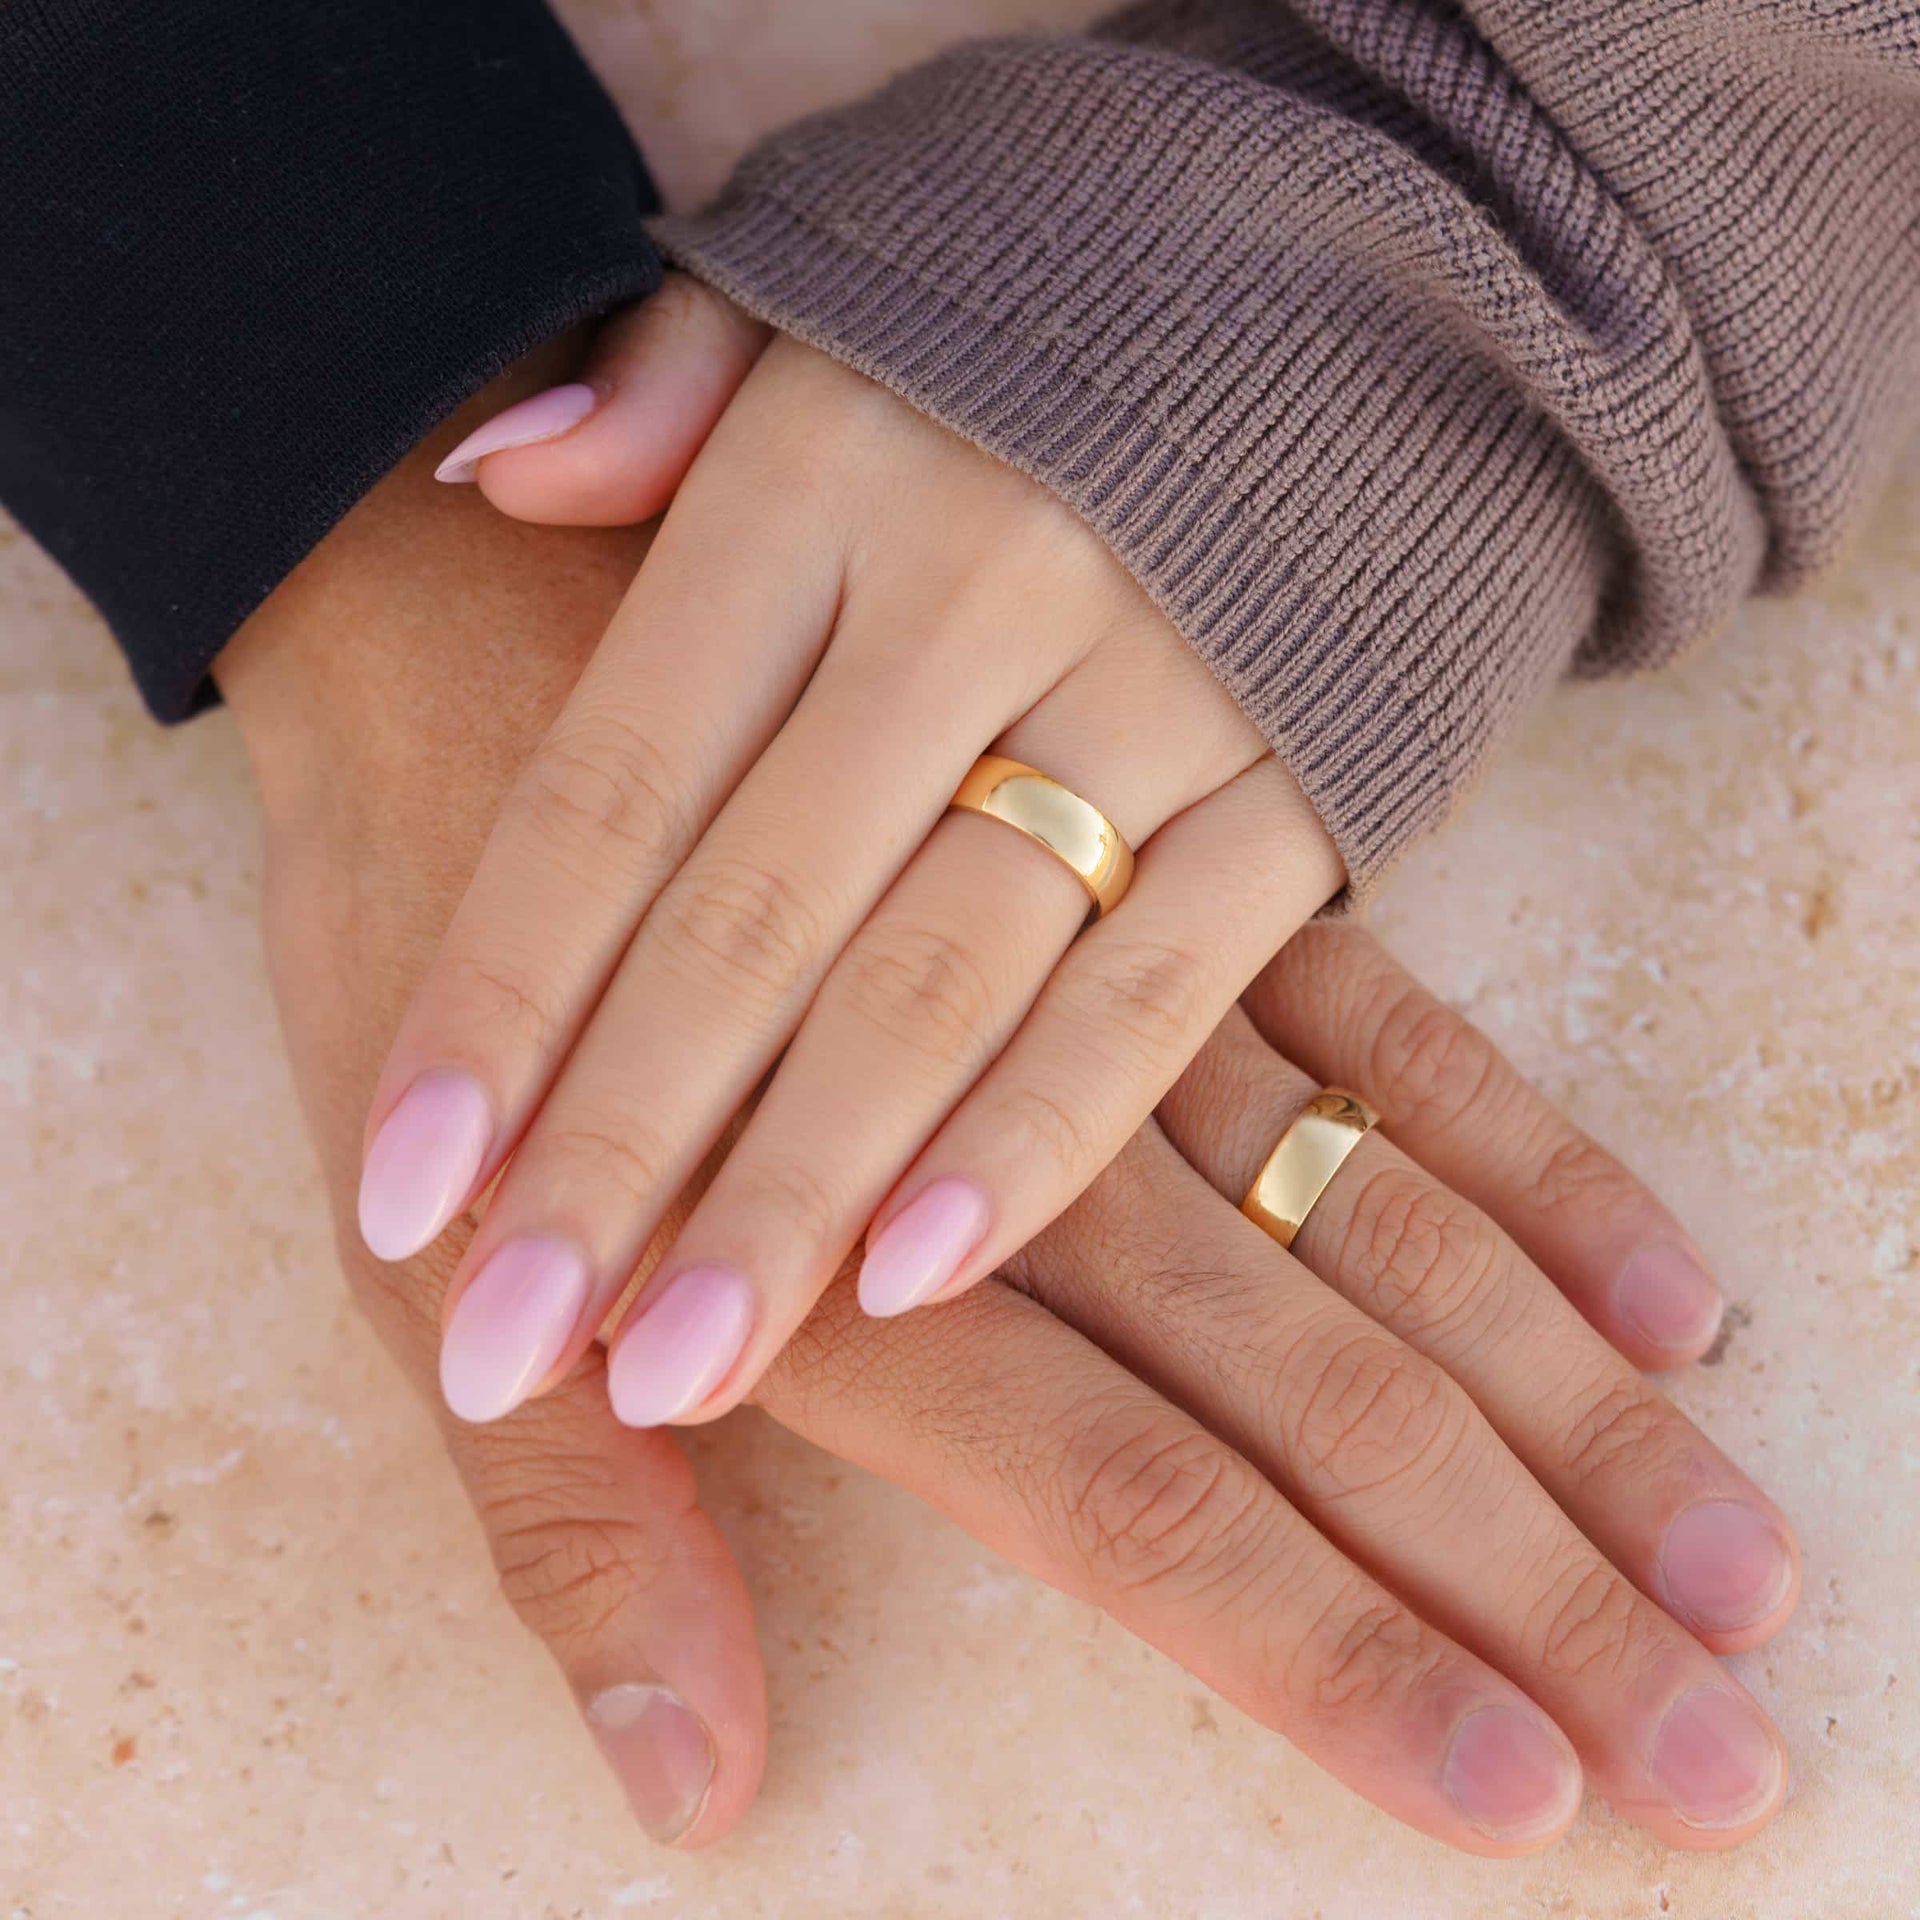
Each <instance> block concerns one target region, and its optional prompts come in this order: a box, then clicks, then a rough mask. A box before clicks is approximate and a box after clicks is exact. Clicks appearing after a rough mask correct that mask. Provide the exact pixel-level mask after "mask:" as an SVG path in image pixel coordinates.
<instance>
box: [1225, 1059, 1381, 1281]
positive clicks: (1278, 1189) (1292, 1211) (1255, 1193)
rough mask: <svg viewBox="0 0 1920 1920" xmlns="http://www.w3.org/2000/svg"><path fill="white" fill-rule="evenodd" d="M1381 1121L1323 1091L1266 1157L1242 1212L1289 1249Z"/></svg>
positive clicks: (1341, 1093)
mask: <svg viewBox="0 0 1920 1920" xmlns="http://www.w3.org/2000/svg"><path fill="white" fill-rule="evenodd" d="M1379 1118H1380V1116H1379V1115H1378V1114H1377V1113H1375V1112H1374V1110H1373V1109H1372V1108H1371V1107H1370V1106H1368V1105H1367V1103H1366V1102H1365V1101H1364V1100H1362V1099H1361V1098H1360V1097H1359V1096H1358V1095H1357V1094H1352V1093H1348V1092H1347V1091H1346V1089H1345V1088H1344V1087H1323V1088H1321V1090H1320V1091H1319V1092H1318V1093H1316V1094H1315V1095H1314V1096H1313V1098H1312V1099H1311V1100H1309V1101H1308V1102H1307V1104H1306V1107H1305V1108H1304V1109H1303V1110H1302V1112H1301V1113H1300V1115H1299V1116H1298V1118H1296V1119H1295V1121H1294V1123H1293V1125H1292V1126H1290V1127H1289V1128H1288V1129H1287V1130H1286V1132H1285V1133H1283V1134H1282V1135H1281V1136H1280V1143H1279V1145H1278V1146H1276V1147H1275V1148H1274V1150H1273V1151H1272V1152H1271V1153H1270V1154H1268V1155H1267V1163H1266V1165H1265V1166H1263V1167H1262V1168H1261V1169H1260V1173H1259V1176H1258V1178H1256V1179H1255V1181H1254V1183H1253V1185H1252V1186H1251V1187H1249V1188H1248V1189H1247V1197H1246V1198H1245V1199H1244V1200H1243V1201H1241V1203H1240V1211H1241V1212H1242V1213H1244V1214H1245V1215H1246V1216H1247V1218H1248V1219H1249V1220H1251V1221H1252V1222H1253V1223H1254V1225H1255V1226H1257V1227H1259V1228H1261V1229H1263V1230H1264V1231H1265V1232H1266V1233H1268V1234H1270V1235H1271V1236H1272V1237H1273V1238H1274V1239H1275V1240H1277V1241H1279V1243H1280V1244H1281V1245H1282V1246H1283V1247H1290V1246H1292V1245H1293V1236H1294V1235H1295V1234H1296V1233H1298V1232H1299V1231H1300V1229H1301V1227H1302V1226H1304V1225H1305V1224H1306V1218H1307V1215H1308V1214H1310V1213H1311V1212H1312V1211H1313V1208H1314V1203H1315V1202H1316V1201H1317V1200H1318V1199H1319V1198H1320V1196H1321V1195H1322V1194H1323V1193H1325V1192H1326V1190H1327V1186H1328V1184H1329V1182H1331V1180H1332V1179H1333V1176H1334V1175H1335V1174H1336V1173H1338V1172H1339V1171H1340V1167H1341V1163H1342V1162H1343V1161H1344V1160H1345V1159H1346V1157H1347V1155H1348V1154H1350V1153H1351V1152H1352V1151H1353V1150H1354V1148H1355V1147H1357V1146H1358V1145H1359V1144H1360V1142H1361V1141H1362V1140H1364V1139H1365V1138H1366V1137H1367V1134H1368V1133H1369V1132H1370V1131H1371V1130H1372V1128H1373V1126H1374V1123H1375V1122H1376V1121H1377V1120H1378V1119H1379Z"/></svg>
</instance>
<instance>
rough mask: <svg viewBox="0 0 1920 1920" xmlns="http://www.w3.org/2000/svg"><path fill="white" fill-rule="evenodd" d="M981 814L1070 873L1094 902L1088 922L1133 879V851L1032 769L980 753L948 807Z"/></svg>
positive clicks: (1101, 818)
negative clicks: (1021, 837) (1017, 834)
mask: <svg viewBox="0 0 1920 1920" xmlns="http://www.w3.org/2000/svg"><path fill="white" fill-rule="evenodd" d="M948 804H949V805H950V806H955V807H963V808H965V809H966V811H967V812H969V813H984V814H986V815H987V817H988V818H989V819H993V820H1004V821H1005V822H1006V823H1007V825H1008V826H1010V827H1013V828H1015V829H1016V830H1017V831H1019V832H1021V833H1024V834H1025V835H1026V836H1027V838H1028V839H1029V840H1037V841H1039V843H1040V844H1041V845H1042V846H1043V847H1045V848H1046V850H1047V851H1048V852H1049V853H1050V854H1052V855H1054V857H1055V858H1056V859H1058V860H1060V861H1062V862H1064V863H1065V865H1066V866H1068V867H1069V868H1071V869H1072V872H1073V875H1074V878H1075V879H1077V880H1078V881H1079V882H1080V884H1081V885H1082V886H1083V887H1085V888H1086V890H1087V893H1088V895H1089V896H1090V897H1091V899H1092V901H1093V909H1094V911H1093V917H1094V918H1096V919H1097V918H1098V917H1099V916H1100V915H1101V914H1103V913H1111V912H1112V911H1113V909H1114V908H1115V907H1117V906H1118V905H1119V904H1120V901H1121V898H1122V896H1123V895H1124V894H1125V893H1126V891H1127V887H1128V885H1129V883H1130V882H1131V881H1132V879H1133V849H1132V848H1131V847H1130V846H1128V845H1127V843H1126V841H1125V840H1124V839H1122V838H1121V835H1120V829H1119V828H1118V827H1116V826H1115V825H1114V824H1113V822H1112V821H1111V820H1109V819H1108V818H1107V816H1106V815H1105V814H1104V813H1102V812H1101V811H1100V809H1099V808H1098V807H1096V806H1094V805H1093V804H1092V803H1091V802H1089V801H1086V800H1082V799H1081V798H1080V796H1079V795H1078V794H1077V793H1075V792H1073V791H1072V790H1071V789H1070V788H1067V787H1063V786H1062V785H1061V784H1060V782H1059V781H1058V780H1052V779H1049V778H1048V777H1047V775H1045V774H1044V773H1042V772H1041V771H1040V770H1039V769H1038V768H1037V767H1029V766H1024V765H1022V764H1021V762H1020V761H1018V760H1009V759H1006V758H1005V757H1004V756H1003V755H1001V754H997V753H983V754H982V755H981V756H980V758H979V759H978V760H976V761H975V762H974V763H973V771H972V772H971V773H969V774H968V775H967V777H966V778H965V779H964V780H962V781H961V782H960V791H959V792H958V793H956V794H955V795H954V796H953V798H952V800H951V801H950V802H949V803H948Z"/></svg>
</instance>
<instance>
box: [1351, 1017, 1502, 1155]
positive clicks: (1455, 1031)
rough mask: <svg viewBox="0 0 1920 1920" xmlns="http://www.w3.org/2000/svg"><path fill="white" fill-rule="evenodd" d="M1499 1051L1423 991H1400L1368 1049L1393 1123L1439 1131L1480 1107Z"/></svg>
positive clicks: (1375, 1081) (1497, 1066) (1492, 1078)
mask: <svg viewBox="0 0 1920 1920" xmlns="http://www.w3.org/2000/svg"><path fill="white" fill-rule="evenodd" d="M1501 1064H1502V1062H1501V1059H1500V1054H1499V1051H1498V1050H1497V1049H1496V1048H1495V1046H1494V1044H1493V1042H1492V1041H1491V1040H1489V1039H1488V1038H1487V1037H1486V1035H1485V1034H1483V1033H1482V1032H1481V1031H1480V1029H1479V1028H1478V1027H1476V1026H1474V1025H1472V1024H1471V1023H1470V1022H1468V1021H1466V1020H1463V1019H1461V1017H1460V1016H1459V1015H1458V1014H1457V1013H1455V1012H1454V1010H1453V1009H1452V1008H1451V1007H1449V1006H1446V1005H1444V1004H1443V1003H1442V1002H1440V1001H1438V1000H1436V999H1435V998H1434V997H1433V995H1432V994H1430V993H1428V992H1427V990H1426V989H1425V988H1424V987H1418V986H1398V985H1396V987H1395V988H1394V990H1393V992H1392V995H1391V998H1390V999H1389V1000H1388V1003H1387V1007H1386V1011H1385V1014H1384V1016H1383V1017H1382V1018H1381V1019H1380V1020H1379V1022H1378V1024H1377V1025H1376V1027H1375V1029H1374V1033H1373V1038H1372V1040H1371V1042H1370V1043H1369V1067H1370V1070H1371V1075H1372V1081H1373V1084H1374V1085H1375V1086H1377V1087H1378V1088H1379V1089H1380V1093H1381V1100H1382V1104H1383V1106H1384V1107H1385V1108H1386V1109H1387V1110H1388V1111H1390V1112H1391V1113H1392V1114H1393V1115H1394V1116H1395V1118H1397V1119H1402V1120H1404V1119H1410V1118H1414V1117H1418V1118H1419V1119H1420V1120H1422V1121H1423V1122H1425V1123H1427V1124H1429V1125H1432V1126H1436V1127H1443V1126H1447V1125H1449V1124H1451V1123H1452V1122H1453V1121H1456V1120H1458V1119H1459V1118H1460V1116H1461V1115H1462V1114H1464V1113H1465V1112H1466V1111H1467V1110H1468V1109H1469V1108H1470V1107H1473V1106H1475V1105H1477V1104H1478V1103H1479V1101H1480V1100H1481V1099H1482V1098H1483V1097H1484V1096H1485V1094H1486V1093H1487V1091H1488V1089H1489V1088H1490V1087H1491V1086H1492V1085H1493V1083H1494V1081H1495V1079H1496V1078H1497V1076H1498V1074H1499V1071H1500V1067H1501Z"/></svg>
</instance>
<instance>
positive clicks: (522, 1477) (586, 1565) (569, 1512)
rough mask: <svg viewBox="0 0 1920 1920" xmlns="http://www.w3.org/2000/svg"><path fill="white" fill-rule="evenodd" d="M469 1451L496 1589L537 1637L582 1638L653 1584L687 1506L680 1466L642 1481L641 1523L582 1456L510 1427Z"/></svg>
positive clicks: (612, 1482) (603, 1473)
mask: <svg viewBox="0 0 1920 1920" xmlns="http://www.w3.org/2000/svg"><path fill="white" fill-rule="evenodd" d="M472 1444H473V1445H474V1446H475V1447H476V1448H477V1449H484V1450H485V1459H484V1461H483V1462H482V1464H480V1466H479V1467H478V1470H477V1471H470V1472H469V1474H468V1476H467V1477H468V1483H469V1486H470V1487H471V1488H472V1490H473V1493H474V1500H475V1505H476V1506H477V1508H478V1509H479V1513H480V1518H481V1521H482V1524H483V1525H484V1527H485V1529H486V1534H487V1539H488V1544H489V1546H490V1548H491V1550H492V1553H493V1562H494V1570H495V1573H496V1575H497V1577H498V1579H499V1583H500V1590H501V1592H502V1593H503V1594H504V1595H505V1596H506V1598H507V1600H508V1602H509V1603H510V1604H511V1605H512V1607H513V1609H514V1611H515V1612H516V1613H517V1614H518V1615H519V1616H520V1618H521V1619H522V1620H523V1621H525V1622H526V1624H527V1625H528V1626H529V1627H530V1628H532V1630H533V1631H534V1632H535V1633H537V1634H539V1635H540V1636H541V1637H542V1638H544V1639H571V1640H589V1639H591V1638H592V1637H593V1636H594V1635H596V1634H597V1633H599V1632H601V1631H603V1630H604V1629H605V1627H606V1626H607V1625H608V1623H609V1622H611V1621H612V1620H614V1619H616V1618H618V1617H619V1615H620V1614H621V1613H622V1612H623V1611H624V1610H625V1609H626V1608H628V1607H629V1606H631V1605H632V1604H633V1603H634V1602H635V1601H636V1600H639V1599H641V1598H643V1597H644V1596H645V1595H646V1594H647V1593H648V1592H649V1591H650V1590H651V1589H652V1587H653V1586H654V1584H655V1583H656V1582H657V1581H658V1580H659V1579H660V1578H661V1577H662V1576H663V1574H664V1571H665V1568H666V1566H667V1555H666V1554H665V1553H664V1552H663V1551H662V1546H663V1543H665V1542H666V1541H668V1540H670V1539H671V1537H672V1533H673V1530H674V1529H675V1528H676V1527H677V1526H678V1525H679V1524H680V1523H681V1522H682V1521H683V1520H684V1519H685V1518H686V1517H687V1515H688V1514H689V1513H690V1512H691V1511H692V1510H693V1508H694V1505H695V1502H696V1497H697V1496H696V1493H695V1484H694V1478H693V1473H692V1469H691V1468H690V1467H688V1466H687V1465H686V1464H685V1462H684V1460H681V1461H679V1462H678V1463H677V1464H676V1467H675V1469H674V1470H673V1471H671V1472H665V1473H663V1472H662V1471H661V1470H659V1469H658V1468H657V1467H656V1469H655V1471H654V1472H653V1473H652V1474H651V1476H650V1478H649V1480H648V1488H647V1492H648V1513H647V1516H646V1519H645V1520H644V1521H642V1520H639V1519H636V1518H635V1517H634V1515H633V1514H632V1512H631V1511H630V1510H629V1508H630V1495H629V1493H628V1491H627V1489H625V1488H624V1487H622V1486H621V1485H620V1484H619V1482H618V1478H617V1476H616V1474H615V1473H614V1472H613V1470H612V1466H611V1463H609V1462H608V1461H606V1460H605V1459H604V1458H603V1457H602V1456H599V1455H596V1454H594V1453H592V1452H591V1451H589V1450H587V1449H585V1448H574V1447H570V1446H567V1445H565V1444H560V1443H555V1442H551V1441H538V1440H532V1439H529V1438H528V1437H527V1436H526V1435H525V1433H524V1432H523V1431H522V1430H520V1429H517V1428H513V1427H503V1428H501V1429H499V1430H497V1431H494V1430H489V1431H488V1432H487V1433H485V1434H482V1435H478V1436H475V1437H474V1440H473V1442H472Z"/></svg>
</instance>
